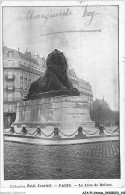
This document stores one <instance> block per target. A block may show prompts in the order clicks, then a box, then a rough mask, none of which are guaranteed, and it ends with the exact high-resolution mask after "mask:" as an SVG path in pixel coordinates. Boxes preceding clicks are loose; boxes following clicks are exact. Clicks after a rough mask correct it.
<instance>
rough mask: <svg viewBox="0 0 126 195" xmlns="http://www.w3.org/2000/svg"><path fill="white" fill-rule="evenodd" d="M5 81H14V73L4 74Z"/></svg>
mask: <svg viewBox="0 0 126 195" xmlns="http://www.w3.org/2000/svg"><path fill="white" fill-rule="evenodd" d="M5 79H6V81H14V80H15V75H14V74H7V75H5Z"/></svg>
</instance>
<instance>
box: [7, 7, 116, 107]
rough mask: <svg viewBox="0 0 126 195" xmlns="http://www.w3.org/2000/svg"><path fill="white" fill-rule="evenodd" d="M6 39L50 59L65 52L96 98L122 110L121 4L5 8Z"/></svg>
mask: <svg viewBox="0 0 126 195" xmlns="http://www.w3.org/2000/svg"><path fill="white" fill-rule="evenodd" d="M3 42H4V45H6V46H7V47H9V48H13V49H18V48H19V49H20V51H21V52H25V50H26V48H28V50H29V51H32V52H34V51H38V52H39V54H40V56H41V57H43V56H44V57H45V58H46V57H47V55H48V53H50V52H51V51H52V50H53V49H55V48H56V49H59V50H60V51H63V53H64V55H65V56H66V58H67V61H68V65H69V66H70V67H71V68H73V69H74V70H75V72H76V74H77V76H78V77H79V78H83V79H84V80H86V81H88V82H90V84H91V86H92V90H93V99H94V100H95V99H103V97H104V99H105V100H106V101H107V102H108V104H109V106H110V108H111V109H112V110H118V7H117V6H88V5H87V6H81V7H77V6H74V7H4V8H3Z"/></svg>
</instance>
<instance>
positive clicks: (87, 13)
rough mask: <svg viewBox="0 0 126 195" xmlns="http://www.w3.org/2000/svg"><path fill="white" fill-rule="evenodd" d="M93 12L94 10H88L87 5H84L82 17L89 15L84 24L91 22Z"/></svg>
mask: <svg viewBox="0 0 126 195" xmlns="http://www.w3.org/2000/svg"><path fill="white" fill-rule="evenodd" d="M94 14H95V11H93V12H91V11H89V9H88V6H86V7H85V9H84V13H83V16H82V17H89V21H88V22H87V23H86V24H85V25H86V26H88V25H89V24H91V22H92V20H93V18H94Z"/></svg>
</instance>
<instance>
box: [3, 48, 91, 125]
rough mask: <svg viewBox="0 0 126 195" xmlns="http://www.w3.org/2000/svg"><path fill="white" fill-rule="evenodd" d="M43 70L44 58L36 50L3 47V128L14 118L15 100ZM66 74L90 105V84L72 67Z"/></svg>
mask: <svg viewBox="0 0 126 195" xmlns="http://www.w3.org/2000/svg"><path fill="white" fill-rule="evenodd" d="M45 70H46V61H45V58H44V57H43V58H41V57H40V55H39V54H38V52H34V53H31V52H30V51H28V50H27V49H26V52H25V53H22V52H20V51H19V49H18V50H14V49H10V48H7V47H5V46H4V47H3V96H4V98H3V100H4V102H3V103H4V104H3V105H4V128H8V127H9V126H10V125H11V124H12V122H13V121H14V120H15V117H16V106H17V102H19V101H20V100H21V98H22V97H23V96H24V95H25V94H26V92H27V90H28V88H29V85H30V83H31V82H33V81H34V80H36V79H37V78H39V77H40V76H42V75H44V72H45ZM68 76H69V78H70V80H71V82H72V84H73V86H74V87H76V88H78V90H79V91H80V93H81V95H82V96H83V97H84V98H85V101H88V102H89V104H90V107H91V105H92V102H93V92H92V88H91V85H90V84H89V83H88V82H86V81H84V80H82V79H79V78H78V77H77V76H76V74H75V72H74V70H73V69H68Z"/></svg>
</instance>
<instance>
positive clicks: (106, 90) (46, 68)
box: [2, 2, 121, 187]
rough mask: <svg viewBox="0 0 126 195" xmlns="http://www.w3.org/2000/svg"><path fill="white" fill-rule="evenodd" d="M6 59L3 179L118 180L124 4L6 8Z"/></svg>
mask: <svg viewBox="0 0 126 195" xmlns="http://www.w3.org/2000/svg"><path fill="white" fill-rule="evenodd" d="M2 62H3V64H2V69H3V93H2V94H3V139H4V141H3V145H4V146H3V149H4V151H3V160H4V181H10V180H20V181H22V180H41V181H44V180H50V181H51V180H57V181H60V180H66V181H68V180H69V179H72V180H77V179H84V180H85V179H100V180H101V187H102V185H103V187H104V185H105V186H107V187H111V184H107V183H106V184H104V183H103V184H102V180H103V179H106V180H107V179H121V152H120V78H119V5H109V4H108V5H98V4H96V5H95V4H94V5H88V3H87V4H86V3H85V2H83V4H81V3H80V4H79V5H69V6H66V5H65V6H63V5H62V6H60V5H58V6H52V5H50V6H36V5H34V6H3V7H2ZM38 185H39V184H38ZM49 185H51V184H49ZM49 185H48V187H54V186H49ZM58 185H59V184H55V187H60V186H58ZM19 187H20V186H19ZM27 187H28V186H27ZM32 187H40V186H36V184H35V186H32ZM62 187H63V186H62ZM66 187H68V186H66ZM70 187H80V184H78V183H77V184H76V185H75V184H74V186H70ZM81 187H85V186H81Z"/></svg>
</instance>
